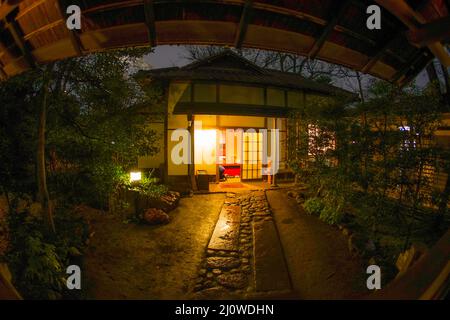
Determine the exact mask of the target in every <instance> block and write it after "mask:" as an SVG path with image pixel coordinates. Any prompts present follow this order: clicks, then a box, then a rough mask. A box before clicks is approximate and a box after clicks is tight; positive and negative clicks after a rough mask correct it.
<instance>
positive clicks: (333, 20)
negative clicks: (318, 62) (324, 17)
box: [308, 0, 352, 59]
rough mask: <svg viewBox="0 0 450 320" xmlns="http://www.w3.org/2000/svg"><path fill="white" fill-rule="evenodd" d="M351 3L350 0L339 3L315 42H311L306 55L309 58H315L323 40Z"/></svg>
mask: <svg viewBox="0 0 450 320" xmlns="http://www.w3.org/2000/svg"><path fill="white" fill-rule="evenodd" d="M351 3H352V0H345V2H344V3H343V4H341V5H340V7H339V10H338V12H337V13H336V14H335V15H333V17H332V18H331V20H330V21H329V22H328V24H327V25H326V27H325V29H324V30H323V32H322V34H321V35H320V37H319V38H318V39H317V40H316V42H315V43H314V44H313V46H312V47H311V49H310V50H309V53H308V57H309V58H310V59H315V58H316V56H317V54H318V53H319V51H320V49H321V48H322V46H323V45H324V43H325V41H326V40H327V38H328V36H329V35H330V33H331V32H332V31H333V30H334V28H335V27H336V26H337V24H338V22H339V20H340V19H341V18H342V16H343V15H344V13H345V11H347V8H348V7H349V5H350V4H351Z"/></svg>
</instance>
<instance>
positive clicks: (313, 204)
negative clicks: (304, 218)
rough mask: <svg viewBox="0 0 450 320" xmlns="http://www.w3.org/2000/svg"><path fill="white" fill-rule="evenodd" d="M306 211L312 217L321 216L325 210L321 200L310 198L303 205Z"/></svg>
mask: <svg viewBox="0 0 450 320" xmlns="http://www.w3.org/2000/svg"><path fill="white" fill-rule="evenodd" d="M303 208H304V209H305V211H306V212H307V213H309V214H311V215H315V216H319V215H320V213H321V212H322V210H323V208H324V204H323V202H322V200H321V199H320V198H317V197H313V198H309V199H308V200H306V201H305V203H304V204H303Z"/></svg>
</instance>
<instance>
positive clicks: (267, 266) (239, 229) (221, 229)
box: [195, 190, 291, 299]
mask: <svg viewBox="0 0 450 320" xmlns="http://www.w3.org/2000/svg"><path fill="white" fill-rule="evenodd" d="M195 291H196V292H197V293H196V295H195V298H200V299H227V298H234V299H243V298H244V299H245V298H281V297H286V295H288V294H289V293H290V292H291V283H290V279H289V273H288V271H287V267H286V263H285V261H284V254H283V250H282V248H281V244H280V242H279V238H278V234H277V231H276V228H275V224H274V222H273V218H272V213H271V211H270V209H269V205H268V203H267V199H266V195H265V191H264V190H256V191H248V190H247V191H245V192H239V193H228V194H227V197H226V199H225V202H224V205H223V207H222V210H221V213H220V215H219V219H218V221H217V224H216V227H215V229H214V232H213V234H212V236H211V239H210V241H209V244H208V247H207V250H206V253H205V256H204V260H203V263H202V265H201V268H200V270H199V276H198V280H197V284H196V287H195Z"/></svg>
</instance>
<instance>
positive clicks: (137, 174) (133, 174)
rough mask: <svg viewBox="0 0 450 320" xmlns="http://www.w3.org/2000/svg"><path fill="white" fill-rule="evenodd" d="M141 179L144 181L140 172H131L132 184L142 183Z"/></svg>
mask: <svg viewBox="0 0 450 320" xmlns="http://www.w3.org/2000/svg"><path fill="white" fill-rule="evenodd" d="M141 179H142V172H140V171H135V172H130V181H131V182H136V181H141Z"/></svg>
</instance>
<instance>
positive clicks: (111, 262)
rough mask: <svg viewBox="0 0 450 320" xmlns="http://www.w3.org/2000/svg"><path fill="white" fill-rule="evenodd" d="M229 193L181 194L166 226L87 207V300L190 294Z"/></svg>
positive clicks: (182, 295) (85, 264)
mask: <svg viewBox="0 0 450 320" xmlns="http://www.w3.org/2000/svg"><path fill="white" fill-rule="evenodd" d="M224 199H225V194H208V195H195V196H193V197H191V198H182V199H181V201H180V205H179V206H178V208H177V209H175V210H173V211H172V212H170V213H169V215H170V217H171V219H172V221H171V222H170V223H169V224H167V225H160V226H147V225H136V224H133V223H130V224H124V223H122V222H121V221H120V220H119V219H118V218H117V217H115V216H112V215H108V214H105V213H102V212H100V211H95V210H92V211H91V212H89V216H90V218H91V225H92V228H93V231H94V232H95V234H94V236H93V237H92V239H91V242H90V245H89V249H88V252H87V253H86V256H85V262H84V267H83V270H84V276H85V279H86V280H85V281H86V285H87V287H88V293H87V297H88V298H89V299H187V298H189V294H190V293H191V292H192V291H193V287H194V286H195V281H196V276H197V273H198V268H199V265H200V264H201V260H202V256H203V253H204V250H205V247H206V246H207V244H208V241H209V238H210V237H211V234H212V231H213V229H214V226H215V223H216V221H217V218H218V216H219V212H220V208H221V206H222V204H223V201H224Z"/></svg>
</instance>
